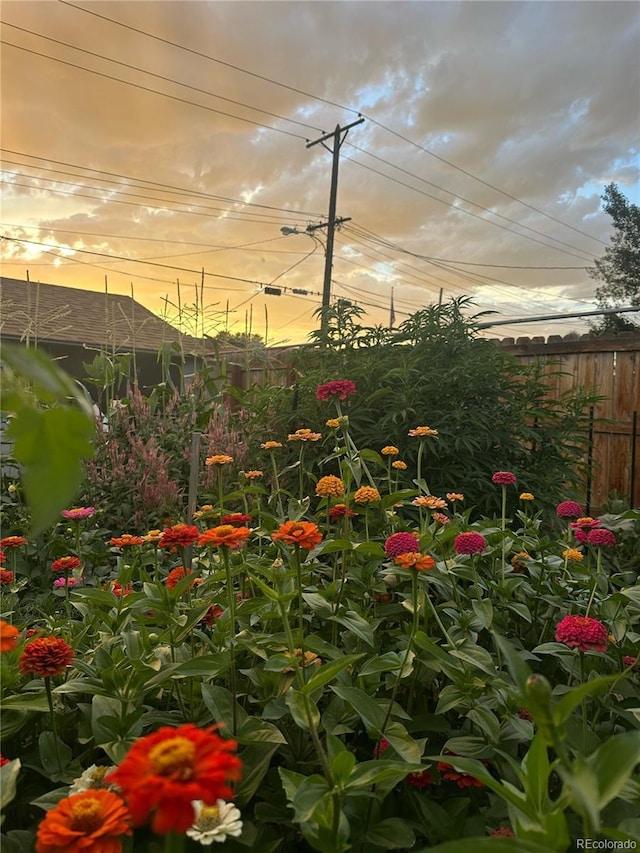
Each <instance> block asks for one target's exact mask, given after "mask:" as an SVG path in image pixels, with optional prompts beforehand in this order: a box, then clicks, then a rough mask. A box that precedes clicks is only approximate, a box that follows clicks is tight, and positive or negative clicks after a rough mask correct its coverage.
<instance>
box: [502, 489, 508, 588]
mask: <svg viewBox="0 0 640 853" xmlns="http://www.w3.org/2000/svg"><path fill="white" fill-rule="evenodd" d="M506 526H507V487H506V486H505V485H504V484H503V485H502V583H504V575H505V571H506V563H507V541H506V538H505V530H506Z"/></svg>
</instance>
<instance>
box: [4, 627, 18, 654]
mask: <svg viewBox="0 0 640 853" xmlns="http://www.w3.org/2000/svg"><path fill="white" fill-rule="evenodd" d="M19 636H20V631H19V630H18V629H17V628H16V626H15V625H10V624H9V623H8V622H5V621H4V619H0V652H12V651H13V650H14V649H15V647H16V645H17V643H18V637H19Z"/></svg>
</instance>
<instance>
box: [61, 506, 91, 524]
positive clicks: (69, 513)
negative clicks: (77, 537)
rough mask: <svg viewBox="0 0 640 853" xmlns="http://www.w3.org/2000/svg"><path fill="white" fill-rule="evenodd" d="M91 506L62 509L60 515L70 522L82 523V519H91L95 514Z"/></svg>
mask: <svg viewBox="0 0 640 853" xmlns="http://www.w3.org/2000/svg"><path fill="white" fill-rule="evenodd" d="M95 511H96V509H95V507H93V506H77V507H74V508H73V509H63V510H62V512H61V513H60V515H62V516H63V517H64V518H69V519H70V520H71V521H82V519H83V518H91V516H92V515H94V514H95Z"/></svg>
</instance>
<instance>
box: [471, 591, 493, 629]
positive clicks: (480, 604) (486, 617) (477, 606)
mask: <svg viewBox="0 0 640 853" xmlns="http://www.w3.org/2000/svg"><path fill="white" fill-rule="evenodd" d="M471 606H472V607H473V612H474V613H475V614H476V617H477V619H478V621H479V622H480V624H481V625H482V627H483V628H490V627H491V624H492V622H493V604H492V603H491V599H490V598H484V599H482V601H478V600H477V599H475V598H474V599H473V600H472V602H471Z"/></svg>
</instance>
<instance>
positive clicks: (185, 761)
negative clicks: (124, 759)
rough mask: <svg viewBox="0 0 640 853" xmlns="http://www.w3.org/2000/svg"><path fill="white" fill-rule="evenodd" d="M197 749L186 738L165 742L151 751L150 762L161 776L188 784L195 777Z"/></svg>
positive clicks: (175, 738)
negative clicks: (171, 777)
mask: <svg viewBox="0 0 640 853" xmlns="http://www.w3.org/2000/svg"><path fill="white" fill-rule="evenodd" d="M195 754H196V748H195V745H194V744H193V742H192V741H190V740H189V739H188V738H186V737H172V738H169V740H163V741H162V743H159V744H157V745H156V746H154V747H153V749H151V750H150V751H149V760H150V761H151V764H152V765H153V769H154V770H155V772H156V773H157V774H158V775H159V776H173V777H174V778H177V779H179V780H181V781H183V782H186V781H187V780H188V779H190V778H191V777H192V776H193V759H194V758H195Z"/></svg>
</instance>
